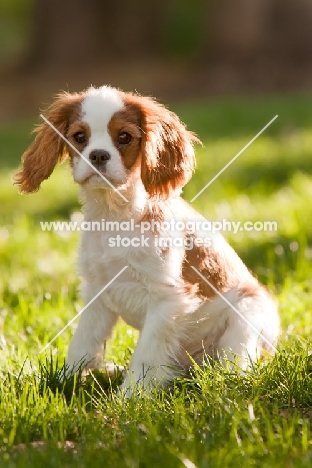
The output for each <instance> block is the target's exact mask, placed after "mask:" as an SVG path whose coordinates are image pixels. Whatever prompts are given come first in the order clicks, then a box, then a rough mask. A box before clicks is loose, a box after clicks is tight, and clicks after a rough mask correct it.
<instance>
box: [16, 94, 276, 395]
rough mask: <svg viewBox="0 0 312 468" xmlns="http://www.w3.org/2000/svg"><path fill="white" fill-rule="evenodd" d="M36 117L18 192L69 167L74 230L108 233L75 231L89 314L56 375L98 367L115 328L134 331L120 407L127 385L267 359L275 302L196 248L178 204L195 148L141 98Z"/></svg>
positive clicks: (233, 263)
mask: <svg viewBox="0 0 312 468" xmlns="http://www.w3.org/2000/svg"><path fill="white" fill-rule="evenodd" d="M45 118H46V120H45V121H44V122H43V123H41V124H40V125H39V126H38V127H37V129H36V133H37V136H36V139H35V140H34V142H33V143H32V144H31V146H30V147H29V148H28V150H27V151H26V152H25V153H24V155H23V157H22V164H23V166H22V169H21V170H20V171H19V172H18V173H17V174H16V179H15V180H16V183H17V184H19V186H20V190H21V192H24V193H32V192H36V191H37V190H38V189H39V187H40V184H41V182H42V181H44V180H45V179H47V178H48V177H49V176H50V175H51V173H52V171H53V169H54V167H55V166H56V164H57V163H58V162H60V161H63V160H64V159H65V158H69V161H70V165H71V169H72V174H73V178H74V180H75V181H76V182H77V183H78V184H79V185H80V189H81V197H82V200H83V205H84V215H85V221H89V222H96V221H98V222H99V223H102V222H103V221H104V220H105V223H106V225H107V222H109V221H110V222H111V223H113V225H114V227H115V230H114V232H112V230H109V229H104V230H91V231H89V230H88V231H86V232H82V238H81V245H80V253H79V270H80V274H81V277H82V294H83V298H84V301H85V303H86V304H88V303H89V302H90V304H89V306H88V307H87V309H86V310H85V311H84V313H83V314H82V315H81V318H80V321H79V325H78V328H77V330H76V332H75V334H74V337H73V339H72V341H71V343H70V346H69V351H68V356H67V361H66V362H67V366H68V369H70V371H71V372H75V371H77V369H78V368H79V366H83V367H84V368H85V369H88V368H96V367H99V366H100V364H101V360H102V357H103V344H104V342H105V340H107V339H108V338H109V337H110V335H111V333H112V330H113V327H114V326H115V324H116V322H117V319H118V317H122V318H123V320H124V321H125V322H126V323H127V324H129V325H131V326H132V327H135V328H136V329H138V330H139V331H140V337H139V340H138V343H137V346H136V349H135V351H134V353H133V356H132V362H131V365H130V369H129V371H128V372H127V374H126V376H125V380H124V382H123V384H122V391H123V392H125V393H126V395H128V396H129V395H131V393H132V392H133V389H134V388H136V385H137V384H139V385H144V387H145V388H147V389H151V388H153V387H155V386H159V385H165V384H166V383H168V382H170V381H171V380H172V379H173V378H174V376H176V375H178V374H179V373H180V372H185V371H187V370H188V369H189V368H190V366H191V365H192V363H194V362H196V363H199V364H202V363H203V359H205V358H207V357H209V356H211V357H214V358H217V359H219V360H227V361H230V362H232V363H234V362H236V363H238V364H239V366H240V367H241V368H242V369H246V368H247V367H248V366H249V365H250V363H251V362H253V361H255V360H256V359H257V358H258V357H259V356H260V354H261V351H262V350H263V349H267V350H268V351H270V352H272V351H273V352H274V350H275V347H274V344H276V342H277V338H278V335H279V316H278V311H277V306H276V303H275V301H274V300H273V299H272V297H271V296H270V294H269V293H268V291H267V290H266V289H265V288H264V286H262V285H261V284H259V282H258V281H257V279H256V278H255V277H254V276H253V275H252V274H251V273H250V271H249V270H248V269H247V267H246V266H245V265H244V263H243V262H242V261H241V259H240V258H239V257H238V256H237V254H236V253H235V252H234V250H233V249H232V248H231V247H230V246H229V245H228V243H227V242H226V241H225V240H224V238H223V237H222V235H221V234H220V233H214V232H209V237H208V238H207V231H205V229H204V227H203V226H204V223H205V219H204V218H203V217H202V216H201V215H200V214H199V213H197V212H196V211H195V210H194V209H193V208H192V207H191V206H190V205H189V204H188V203H186V202H185V201H184V200H183V199H182V198H181V196H180V194H181V191H182V188H183V186H184V185H185V184H186V183H187V182H188V181H189V179H190V178H191V175H192V172H193V170H194V164H195V157H194V149H193V145H194V143H197V142H199V140H198V139H197V137H196V136H195V135H194V133H192V132H190V131H188V130H187V129H186V127H185V125H184V124H183V123H182V122H181V121H180V120H179V118H178V117H177V115H175V114H174V113H173V112H170V111H169V110H167V109H166V108H165V107H164V106H163V105H161V104H159V103H157V102H156V101H155V100H154V99H152V98H149V97H144V96H139V95H136V94H131V93H125V92H122V91H120V90H118V89H115V88H111V87H109V86H102V87H100V88H94V87H91V88H89V89H87V91H84V92H81V93H76V94H69V93H62V94H60V95H58V96H57V98H56V100H55V101H54V103H53V104H52V105H51V106H50V107H49V108H48V109H47V112H46V114H45ZM52 126H53V127H52ZM62 137H64V138H62ZM114 223H115V224H114ZM111 225H112V224H111ZM127 226H128V228H127ZM147 226H150V228H149V229H147ZM181 226H182V228H181ZM194 226H195V228H194ZM191 227H193V228H191ZM126 228H127V229H126ZM142 228H143V229H142ZM142 233H143V234H144V239H143V235H142ZM177 239H178V240H179V242H177ZM207 239H208V240H207ZM118 240H119V242H117V241H118ZM125 266H127V268H126V269H125V270H124V271H123V272H122V273H121V274H120V275H119V276H118V278H116V279H115V281H113V282H112V283H111V284H110V285H109V286H108V287H107V289H105V291H103V292H102V293H101V294H100V295H98V293H99V291H101V289H102V288H103V287H104V286H105V285H106V284H107V283H108V282H110V280H111V279H112V278H113V277H115V276H116V275H117V274H118V273H119V272H120V271H121V270H122V269H123V268H124V267H125ZM96 295H98V297H96V299H95V300H93V299H94V297H95V296H96ZM92 300H93V302H91V301H92Z"/></svg>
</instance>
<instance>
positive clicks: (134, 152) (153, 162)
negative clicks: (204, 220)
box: [15, 86, 199, 199]
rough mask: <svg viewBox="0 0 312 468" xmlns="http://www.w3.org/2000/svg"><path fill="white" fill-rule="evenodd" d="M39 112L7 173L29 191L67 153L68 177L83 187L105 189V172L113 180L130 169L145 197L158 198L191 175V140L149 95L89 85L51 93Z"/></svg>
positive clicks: (117, 183)
mask: <svg viewBox="0 0 312 468" xmlns="http://www.w3.org/2000/svg"><path fill="white" fill-rule="evenodd" d="M45 119H46V120H44V122H43V123H41V124H40V125H39V126H38V127H37V128H36V130H35V131H36V133H37V136H36V139H35V141H34V142H33V143H32V145H31V146H30V147H29V148H28V150H27V151H26V152H25V153H24V155H23V157H22V162H23V167H22V169H21V170H20V171H19V172H18V173H17V174H16V176H15V181H16V183H17V184H18V185H20V188H21V191H22V192H25V193H31V192H36V191H37V190H38V189H39V187H40V184H41V182H42V181H43V180H45V179H47V178H48V177H49V176H50V175H51V173H52V171H53V169H54V167H55V166H56V164H57V162H59V161H63V160H64V159H65V158H66V157H68V156H69V157H70V160H71V165H72V170H73V177H74V180H75V181H76V182H77V183H79V184H80V185H82V186H83V187H84V188H85V189H88V188H93V187H97V188H99V187H103V188H106V189H107V188H108V189H109V188H111V185H108V184H107V180H108V181H109V182H110V183H111V184H112V185H113V186H114V187H118V186H120V185H122V184H124V183H126V182H127V180H128V179H129V177H131V175H132V174H133V173H134V172H135V171H136V172H138V173H140V176H141V179H142V182H143V185H144V187H145V190H146V192H147V193H148V194H149V195H150V196H151V197H159V198H163V199H165V198H168V196H170V194H171V193H172V192H180V190H181V188H182V187H183V186H184V185H185V184H186V183H187V182H188V180H189V179H190V177H191V175H192V172H193V169H194V164H195V158H194V149H193V143H194V142H198V141H199V140H198V139H197V138H196V136H195V135H194V134H193V133H192V132H189V131H188V130H187V129H186V128H185V126H184V124H183V123H182V122H181V121H180V120H179V118H178V117H177V116H176V115H175V114H174V113H172V112H170V111H169V110H167V109H166V108H165V107H164V106H162V105H161V104H159V103H157V102H156V101H155V100H154V99H151V98H148V97H142V96H138V95H134V94H131V93H124V92H122V91H119V90H117V89H115V88H110V87H107V86H103V87H101V88H97V89H96V88H89V89H88V90H87V91H85V92H82V93H79V94H69V93H63V94H60V95H59V96H57V98H56V100H55V101H54V103H53V104H52V105H51V106H50V107H49V108H48V109H47V111H46V113H45ZM62 137H64V138H62ZM101 175H103V176H104V177H102V176H101ZM105 179H106V180H105Z"/></svg>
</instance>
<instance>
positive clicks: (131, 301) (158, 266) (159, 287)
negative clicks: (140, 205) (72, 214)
mask: <svg viewBox="0 0 312 468" xmlns="http://www.w3.org/2000/svg"><path fill="white" fill-rule="evenodd" d="M173 257H175V258H173ZM181 259H182V257H181V252H178V251H177V250H170V249H169V250H168V249H166V250H161V249H159V248H158V247H157V246H156V245H155V236H154V234H153V233H145V234H142V233H141V231H140V229H139V228H137V229H134V230H132V231H129V230H127V231H123V230H120V229H118V230H117V229H116V230H109V231H101V232H84V233H83V236H82V240H81V247H80V256H79V267H80V272H81V275H82V277H83V278H84V281H86V282H87V283H88V285H90V287H91V288H93V290H94V294H96V293H97V291H99V290H101V289H102V288H103V287H104V286H105V285H106V284H107V283H109V282H110V281H111V280H112V279H113V278H114V277H115V276H116V275H118V274H119V272H120V271H121V270H122V269H123V268H124V267H125V266H126V267H127V268H126V269H125V271H123V272H122V273H121V274H120V276H118V277H117V278H116V279H115V280H114V281H113V283H111V284H110V286H109V287H108V288H107V289H106V290H105V291H104V293H103V298H104V300H105V303H106V305H107V306H108V307H109V308H110V309H111V310H112V311H114V312H116V313H117V314H118V315H120V316H121V317H122V318H123V319H124V320H125V321H126V322H127V323H128V324H130V325H131V326H133V327H135V328H139V329H140V328H141V327H142V325H143V323H144V319H145V314H146V312H147V310H148V308H149V306H150V304H151V303H153V302H155V300H156V301H157V298H158V297H159V296H161V295H162V294H163V292H164V290H168V291H170V293H171V291H172V288H173V287H174V286H175V283H176V282H177V281H179V277H180V271H181Z"/></svg>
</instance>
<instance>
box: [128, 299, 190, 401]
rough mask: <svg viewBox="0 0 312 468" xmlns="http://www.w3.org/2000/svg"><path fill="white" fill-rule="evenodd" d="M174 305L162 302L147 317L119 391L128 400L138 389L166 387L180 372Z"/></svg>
mask: <svg viewBox="0 0 312 468" xmlns="http://www.w3.org/2000/svg"><path fill="white" fill-rule="evenodd" d="M172 306H173V304H172V303H170V302H168V303H166V302H160V303H159V304H158V306H157V307H153V308H152V309H151V310H150V311H149V312H148V313H147V315H146V320H145V323H144V327H143V329H142V331H141V334H140V338H139V341H138V344H137V347H136V349H135V351H134V353H133V356H132V362H131V365H130V369H129V371H128V373H127V374H126V377H125V380H124V382H123V384H122V385H121V387H120V392H121V393H123V394H125V395H126V396H127V397H129V396H131V394H132V393H133V391H134V390H135V389H136V388H137V387H144V388H145V389H147V390H151V389H152V388H154V387H160V386H164V385H165V384H166V383H167V382H169V381H170V380H172V379H173V377H174V376H175V375H177V374H178V372H179V363H178V359H177V358H178V355H179V350H180V338H181V337H180V336H179V331H178V330H177V327H176V323H175V320H174V314H173V311H174V309H173V311H172ZM170 309H171V310H170Z"/></svg>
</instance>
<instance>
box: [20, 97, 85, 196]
mask: <svg viewBox="0 0 312 468" xmlns="http://www.w3.org/2000/svg"><path fill="white" fill-rule="evenodd" d="M81 99H82V97H81V95H80V94H69V93H65V92H64V93H61V94H59V95H58V96H57V97H56V100H55V101H54V103H53V104H52V105H51V106H50V107H49V108H48V109H47V110H46V112H45V117H46V119H47V120H48V121H49V122H50V123H51V124H52V125H53V126H54V127H55V128H56V129H57V130H58V131H59V132H60V133H61V134H62V135H64V136H65V134H66V131H67V128H68V125H69V119H70V117H71V115H72V113H73V112H74V110H75V109H76V108H77V112H78V104H79V103H80V101H81ZM34 133H37V136H36V139H35V141H34V142H33V143H32V144H31V145H30V147H29V148H28V149H27V150H26V151H25V153H24V154H23V156H22V163H23V166H22V169H21V170H20V171H19V172H17V173H16V174H15V176H14V183H15V184H17V185H19V186H20V191H21V192H24V193H32V192H36V191H38V190H39V188H40V184H41V182H43V181H44V180H45V179H48V177H49V176H50V175H51V174H52V172H53V169H54V168H55V166H56V164H57V162H61V161H64V159H65V158H66V157H67V155H68V154H67V149H66V143H65V141H64V140H63V139H62V138H61V137H60V136H59V135H58V134H57V132H56V131H55V130H54V129H53V128H52V127H51V126H50V125H49V124H48V123H47V122H43V123H41V124H40V125H38V126H37V127H36V128H35V130H34Z"/></svg>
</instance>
